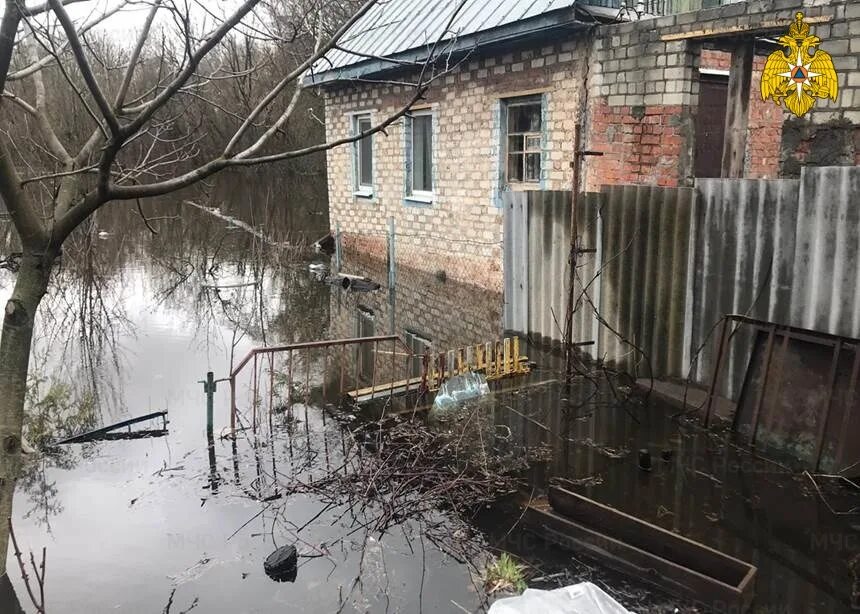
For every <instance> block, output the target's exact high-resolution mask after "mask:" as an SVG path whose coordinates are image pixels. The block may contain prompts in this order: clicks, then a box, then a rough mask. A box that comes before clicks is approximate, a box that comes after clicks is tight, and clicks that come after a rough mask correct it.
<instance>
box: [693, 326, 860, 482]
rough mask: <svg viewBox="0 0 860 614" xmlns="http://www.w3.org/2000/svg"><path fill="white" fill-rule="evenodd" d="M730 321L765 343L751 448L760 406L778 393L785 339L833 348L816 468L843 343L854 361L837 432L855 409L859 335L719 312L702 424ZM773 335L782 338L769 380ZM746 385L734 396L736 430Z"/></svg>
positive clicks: (859, 374)
mask: <svg viewBox="0 0 860 614" xmlns="http://www.w3.org/2000/svg"><path fill="white" fill-rule="evenodd" d="M731 323H736V324H738V325H739V326H749V327H750V328H753V329H754V330H757V331H760V332H764V333H766V334H767V343H766V346H765V354H764V358H763V362H762V376H761V377H762V381H761V388H760V390H759V391H758V395H757V397H756V401H755V406H754V409H753V415H752V419H751V422H750V426H751V427H752V431H751V435H750V441H749V444H750V447H752V448H753V449H754V448H755V446H756V439H757V435H758V429H759V423H760V421H761V417H762V412H761V410H762V407H764V406H765V403H766V402H768V401H769V402H770V403H773V402H774V401H773V400H772V399H773V398H775V397H776V396H778V394H779V392H780V390H781V389H782V384H783V368H784V365H785V357H786V354H787V351H788V344H789V342H790V341H791V340H797V341H803V342H806V343H813V344H817V345H822V346H825V347H832V348H833V357H832V359H831V365H830V371H829V374H828V380H827V381H828V387H827V394H826V399H825V402H824V407H823V412H822V414H821V423H820V425H819V426H818V430H817V433H816V439H815V450H814V453H813V458H814V460H815V470H816V471H817V470H818V469H819V468H820V465H821V457H822V454H823V451H824V438H825V437H826V436H827V429H828V426H829V425H830V417H831V416H830V415H831V412H832V409H833V397H834V388H835V386H836V382H837V375H838V367H839V359H840V356H841V355H842V352H843V350H844V349H845V348H846V346H847V347H848V348H850V349H852V350H853V351H854V364H853V367H852V371H851V378H850V380H849V388H848V390H849V392H848V397H847V398H848V403H847V405H846V407H847V409H846V411H845V413H844V415H843V417H842V430H841V431H840V432H842V433H844V432H846V430H847V428H848V425H849V424H850V421H851V416H852V415H853V412H854V411H856V408H857V406H858V403H857V402H856V401H857V395H858V389H860V386H858V383H860V339H854V338H852V337H845V336H841V335H833V334H830V333H824V332H821V331H815V330H810V329H807V328H800V327H796V326H789V325H786V324H777V323H775V322H768V321H765V320H759V319H756V318H751V317H749V316H745V315H739V314H726V315H725V316H723V319H722V322H721V328H720V331H721V332H720V340H719V345H718V347H717V358H716V361H715V363H714V372H713V375H712V378H711V383H710V386H709V388H708V395H707V400H706V409H705V426H709V424H710V417H711V411H712V408H713V403H714V399H715V398H716V396H717V395H716V388H717V382H718V380H719V377H720V374H721V373H722V368H723V364H724V362H725V355H726V354H727V352H728V349H729V345H730V340H731V336H732V335H733V334H734V331H731V332H730V329H731V328H732V327H731ZM735 330H737V328H735ZM777 337H781V338H782V342H781V347H780V350H779V351H780V359H779V360H778V361H777V368H776V372H775V373H774V378H773V380H771V377H770V375H771V373H770V372H771V366H772V363H773V355H774V346H775V343H776V338H777ZM770 382H773V385H772V386H771V392H772V397H770V398H767V397H768V394H767V393H768V385H769V383H770ZM746 387H747V382H746V381H744V385H743V386H742V388H741V392H740V396H739V398H738V409H737V410H736V411H735V415H734V418H733V423H732V428H733V430H734V431H737V429H738V423H739V420H740V399H742V398H743V396H744V393H745V391H746ZM852 401H853V402H852ZM843 452H844V438H840V441H839V444H838V452H837V458H841V457H842V453H843Z"/></svg>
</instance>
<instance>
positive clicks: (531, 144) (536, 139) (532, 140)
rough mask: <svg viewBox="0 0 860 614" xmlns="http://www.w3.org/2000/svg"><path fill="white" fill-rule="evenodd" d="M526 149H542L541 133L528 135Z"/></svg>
mask: <svg viewBox="0 0 860 614" xmlns="http://www.w3.org/2000/svg"><path fill="white" fill-rule="evenodd" d="M525 138H526V149H527V150H528V151H540V135H535V136H527V137H525Z"/></svg>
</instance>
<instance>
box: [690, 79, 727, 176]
mask: <svg viewBox="0 0 860 614" xmlns="http://www.w3.org/2000/svg"><path fill="white" fill-rule="evenodd" d="M728 91H729V78H728V77H724V76H722V75H700V77H699V113H698V115H697V116H696V153H695V172H696V177H719V176H720V172H721V169H722V162H723V142H724V141H725V136H726V101H727V100H728Z"/></svg>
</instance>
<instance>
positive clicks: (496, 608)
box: [488, 582, 634, 614]
mask: <svg viewBox="0 0 860 614" xmlns="http://www.w3.org/2000/svg"><path fill="white" fill-rule="evenodd" d="M488 614H634V613H633V612H631V611H629V610H627V609H626V608H624V606H622V605H621V604H620V603H618V602H617V601H615V599H613V598H612V597H610V596H609V595H607V594H606V593H605V592H604V591H603V590H601V589H600V588H599V587H597V586H595V585H594V584H592V583H591V582H581V583H579V584H571V585H570V586H564V587H562V588H557V589H555V590H552V591H543V590H540V589H536V588H529V589H526V591H525V592H524V593H523V594H522V595H520V596H518V597H508V598H506V599H499V600H498V601H496V602H495V603H494V604H493V605H491V606H490V611H489V612H488Z"/></svg>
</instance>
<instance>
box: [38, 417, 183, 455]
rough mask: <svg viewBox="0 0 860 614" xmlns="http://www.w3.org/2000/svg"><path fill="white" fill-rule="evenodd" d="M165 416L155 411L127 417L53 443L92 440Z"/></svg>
mask: <svg viewBox="0 0 860 614" xmlns="http://www.w3.org/2000/svg"><path fill="white" fill-rule="evenodd" d="M165 416H167V412H166V411H156V412H153V413H151V414H146V415H145V416H138V417H137V418H129V419H128V420H123V421H122V422H117V423H115V424H111V425H110V426H105V427H102V428H100V429H95V430H92V431H88V432H86V433H81V434H80V435H75V436H73V437H68V438H66V439H61V440H60V441H55V442H54V444H53V445H55V446H57V445H61V444H67V443H83V442H86V441H92V440H93V439H98V438H99V437H102V436H104V435H105V434H107V433H110V432H111V431H115V430H117V429H121V428H123V427H126V426H131V425H132V424H137V423H138V422H145V421H147V420H153V419H155V418H164V417H165Z"/></svg>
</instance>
